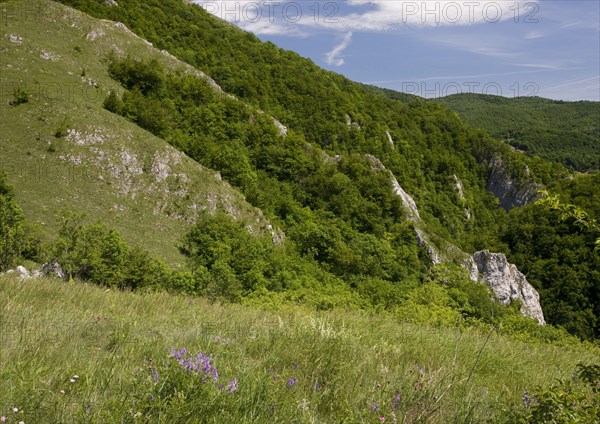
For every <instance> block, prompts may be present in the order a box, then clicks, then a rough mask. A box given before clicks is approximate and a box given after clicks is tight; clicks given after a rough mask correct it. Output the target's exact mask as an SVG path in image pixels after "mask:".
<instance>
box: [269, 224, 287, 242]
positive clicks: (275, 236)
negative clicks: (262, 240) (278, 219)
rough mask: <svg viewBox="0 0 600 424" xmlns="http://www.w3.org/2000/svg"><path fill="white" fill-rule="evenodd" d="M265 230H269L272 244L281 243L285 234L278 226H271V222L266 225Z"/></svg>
mask: <svg viewBox="0 0 600 424" xmlns="http://www.w3.org/2000/svg"><path fill="white" fill-rule="evenodd" d="M267 230H269V231H270V232H271V240H272V242H273V244H274V245H276V246H279V245H282V244H283V242H284V240H285V234H284V233H283V231H281V230H280V229H279V228H273V226H272V225H271V224H268V225H267Z"/></svg>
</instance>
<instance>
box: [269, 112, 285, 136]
mask: <svg viewBox="0 0 600 424" xmlns="http://www.w3.org/2000/svg"><path fill="white" fill-rule="evenodd" d="M271 119H273V123H274V124H275V128H277V131H279V135H280V136H282V137H286V136H287V133H288V130H287V127H286V126H285V125H283V124H282V123H281V122H279V121H278V120H277V119H275V118H273V117H271Z"/></svg>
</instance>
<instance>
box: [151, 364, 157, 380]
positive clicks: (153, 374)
mask: <svg viewBox="0 0 600 424" xmlns="http://www.w3.org/2000/svg"><path fill="white" fill-rule="evenodd" d="M152 380H153V381H154V382H155V383H158V371H157V370H156V368H154V367H152Z"/></svg>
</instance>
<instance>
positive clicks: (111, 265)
mask: <svg viewBox="0 0 600 424" xmlns="http://www.w3.org/2000/svg"><path fill="white" fill-rule="evenodd" d="M60 220H61V229H60V232H59V237H58V239H57V240H56V241H55V242H54V243H53V245H52V247H51V250H50V252H49V259H50V260H51V261H54V262H57V263H58V264H60V265H61V267H62V268H63V270H64V271H65V273H66V277H67V278H68V279H69V280H71V279H73V278H79V279H82V280H85V281H90V282H92V283H95V284H100V285H106V286H111V287H118V288H128V289H140V288H155V289H156V288H163V287H168V277H169V271H168V269H167V268H166V267H165V266H164V265H163V264H161V263H160V262H158V261H157V260H155V259H152V258H150V257H149V255H148V253H147V252H146V251H143V250H141V249H137V248H134V249H131V248H129V247H128V246H127V244H126V243H125V240H124V239H123V238H122V237H121V236H120V235H119V234H118V233H117V232H116V231H115V230H111V229H108V228H107V227H106V226H104V225H102V224H100V223H97V224H92V225H84V224H83V223H82V220H83V217H82V216H81V215H78V214H76V213H74V212H71V211H64V212H63V213H62V215H61V217H60Z"/></svg>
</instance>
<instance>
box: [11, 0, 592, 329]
mask: <svg viewBox="0 0 600 424" xmlns="http://www.w3.org/2000/svg"><path fill="white" fill-rule="evenodd" d="M64 3H68V4H73V5H76V6H77V7H79V8H80V9H81V10H83V11H86V12H89V13H92V14H93V15H94V16H95V17H96V18H91V17H89V16H85V15H82V14H81V12H78V11H74V10H72V9H70V8H67V7H66V6H64V5H61V4H59V3H54V2H50V1H40V2H35V3H26V2H18V1H16V2H15V1H11V2H3V3H2V4H3V5H4V6H5V7H6V13H5V14H6V16H7V19H6V21H7V25H6V30H5V35H4V38H3V40H2V43H3V50H4V52H5V53H6V55H4V56H3V59H4V58H7V59H6V62H3V67H4V68H5V69H6V72H3V78H5V81H6V85H5V87H7V88H8V91H9V93H8V95H7V96H5V97H6V99H5V104H3V106H2V107H3V108H4V109H5V110H6V113H3V119H4V120H5V121H3V126H5V127H6V128H7V131H5V133H7V134H8V136H7V137H5V139H3V140H6V141H3V151H6V152H8V153H9V155H8V156H7V157H8V158H14V160H15V161H19V160H23V161H27V160H30V161H32V162H33V161H34V160H39V161H43V163H44V164H46V162H47V165H44V166H45V167H47V168H49V169H50V168H51V167H56V168H58V169H61V170H64V169H67V170H69V171H68V172H71V173H73V174H74V173H81V174H84V175H85V176H86V178H83V177H80V178H71V180H72V181H73V182H72V183H71V180H69V179H68V178H69V176H68V175H67V176H60V178H62V179H61V180H60V181H61V182H62V181H63V180H64V181H65V182H66V184H48V182H50V183H51V182H52V181H50V178H46V179H45V180H44V181H41V179H34V180H32V179H29V180H27V181H25V180H26V178H24V177H23V176H22V175H23V174H26V173H25V172H24V171H20V170H19V169H12V170H11V169H7V170H8V171H10V172H9V182H11V183H12V185H13V186H14V187H15V190H16V193H17V196H16V200H17V203H19V204H20V205H21V206H22V208H23V209H24V211H25V213H26V214H27V215H28V216H29V217H30V218H31V219H32V220H36V221H38V222H43V223H45V224H46V227H47V228H49V229H50V230H49V231H48V232H49V233H52V232H53V231H54V232H56V231H57V228H56V227H57V226H56V223H55V222H54V221H52V216H54V213H55V212H56V211H57V210H59V209H60V208H62V207H63V206H69V207H72V208H75V209H80V210H83V211H85V212H87V213H88V216H89V217H90V219H100V220H102V221H103V222H104V223H105V224H106V225H107V226H109V227H113V228H117V229H118V230H119V231H120V232H121V233H122V234H123V235H124V236H125V237H126V239H127V240H128V241H129V242H132V243H133V244H139V245H141V246H142V247H143V248H145V249H147V250H150V251H151V252H152V253H153V255H154V256H157V257H161V258H166V259H167V260H169V261H170V262H172V263H181V259H182V257H180V256H178V255H179V252H182V253H183V254H184V256H185V257H187V259H188V261H187V263H186V266H187V268H186V269H185V270H184V271H183V272H182V273H181V274H176V275H174V276H173V275H172V273H170V271H168V270H167V271H164V270H163V271H164V272H163V271H160V272H154V271H156V270H149V271H148V273H149V274H151V275H150V277H151V278H145V276H146V274H145V272H140V273H137V274H136V277H139V278H136V279H135V282H134V283H128V281H130V280H129V279H128V278H127V275H122V274H123V272H120V273H118V275H117V277H119V278H118V279H117V278H116V277H115V273H114V272H113V271H114V268H115V267H118V266H121V265H122V264H123V263H128V262H131V261H129V260H128V258H129V257H130V256H131V255H133V257H134V258H135V257H138V256H135V255H136V254H135V252H134V253H131V252H129V251H127V249H125V248H123V249H122V250H121V251H119V252H117V253H115V252H113V251H112V250H111V244H112V241H113V240H118V238H117V237H116V236H115V235H114V234H113V233H110V231H107V230H105V229H101V230H99V229H98V228H96V227H76V228H69V229H67V230H65V231H62V233H61V239H60V240H59V243H58V246H56V244H57V243H55V244H54V247H53V250H51V251H50V253H47V254H45V255H41V254H40V255H38V257H37V258H34V260H38V261H40V262H41V261H45V260H46V259H45V258H47V257H48V256H49V257H50V258H51V259H57V258H60V259H61V260H64V261H66V262H68V264H69V266H70V270H69V275H75V276H80V277H81V278H86V279H89V280H90V281H94V282H97V283H100V284H107V285H109V286H119V285H120V286H123V287H127V288H137V287H146V288H154V289H165V288H166V289H169V290H173V291H181V292H185V293H188V294H192V295H205V296H209V297H211V298H213V299H227V300H233V301H244V300H249V299H250V300H252V301H254V302H257V303H265V304H271V303H275V304H279V303H286V302H291V303H303V304H308V305H310V306H313V307H315V308H318V309H331V308H334V307H338V306H340V305H345V306H346V307H347V308H365V309H371V308H372V309H375V310H387V311H395V313H397V314H398V316H400V317H402V318H403V319H406V318H407V317H409V316H411V315H413V314H414V315H416V316H425V317H428V318H427V319H431V320H433V321H436V322H438V321H439V322H443V323H446V324H447V323H449V322H456V319H459V318H461V319H465V320H466V322H468V323H469V324H468V325H474V326H478V325H481V323H489V324H494V325H499V323H501V322H502V321H503V320H505V319H517V318H515V315H518V313H519V309H521V307H523V309H521V312H522V313H523V314H524V315H528V316H534V317H535V318H536V319H537V320H538V322H540V323H543V322H544V317H543V316H542V314H541V311H540V310H539V305H537V304H536V305H532V309H533V310H535V311H536V312H535V313H533V314H532V313H528V311H527V309H529V308H528V302H534V303H537V300H536V297H537V292H535V290H533V289H532V288H531V287H530V286H529V285H528V284H527V285H526V284H525V277H524V276H522V274H521V273H520V272H518V270H516V269H515V268H514V266H513V265H511V264H510V263H509V262H508V260H507V259H506V257H505V256H504V255H502V254H495V253H490V252H489V251H491V252H502V253H504V254H506V255H508V258H509V259H510V260H512V259H511V256H510V255H511V254H512V253H513V252H516V251H517V250H519V249H521V250H525V251H526V249H527V248H529V247H530V245H529V244H527V243H529V242H527V243H526V244H525V245H523V244H522V243H520V242H521V240H520V239H519V238H518V237H513V234H512V233H511V230H512V229H513V228H515V224H524V225H527V223H526V222H523V217H522V216H521V217H520V216H518V215H516V214H515V213H512V212H511V214H507V213H506V211H505V210H510V209H511V208H512V209H513V210H514V209H515V208H514V207H515V206H518V207H523V206H526V205H528V204H530V203H531V202H533V201H534V200H535V199H536V198H537V197H538V193H537V190H538V189H539V188H541V186H540V185H539V184H538V183H537V181H538V180H541V181H542V182H548V181H550V180H552V179H553V178H554V179H556V178H555V177H556V173H555V171H556V170H557V168H558V169H559V171H560V172H562V174H561V175H565V174H566V172H565V171H564V169H562V168H561V167H560V166H559V165H552V164H549V163H548V162H546V161H544V160H542V159H536V160H531V159H529V158H528V157H526V156H524V155H522V154H520V153H518V152H514V151H512V150H511V148H510V147H509V146H507V145H505V144H503V143H501V142H498V141H496V140H494V139H493V138H491V137H490V136H489V135H488V134H486V133H485V132H484V131H483V130H479V129H475V128H473V127H471V126H469V125H467V124H465V123H464V122H462V121H461V120H460V119H459V117H458V116H457V115H456V113H453V112H452V111H450V110H449V109H448V108H447V107H446V106H443V105H439V104H436V103H433V102H426V101H424V100H422V99H418V98H415V97H410V98H407V99H403V98H395V97H397V96H395V95H393V93H390V92H387V91H385V90H376V89H371V88H365V87H364V86H363V85H361V84H357V83H353V82H351V81H349V80H347V79H346V78H344V77H342V76H341V75H337V74H334V73H331V72H326V71H324V70H321V69H319V68H318V67H316V66H315V65H314V64H313V63H312V62H310V61H309V60H306V59H303V58H300V57H299V56H297V55H295V54H294V53H291V52H286V51H283V50H280V49H278V48H277V47H275V46H273V45H272V44H270V43H261V42H260V41H259V40H257V39H256V37H254V36H252V35H250V34H248V33H245V32H243V31H241V30H239V29H237V28H236V27H234V26H232V25H229V24H226V23H224V22H222V21H220V20H218V19H216V18H214V17H213V16H210V15H208V14H207V13H206V12H205V11H204V10H203V9H201V8H200V7H198V6H196V5H193V4H190V3H189V2H183V1H179V0H165V1H162V2H158V1H147V2H139V1H136V0H121V1H119V2H96V1H87V0H81V1H65V2H64ZM31 8H33V9H34V13H31ZM11 17H12V18H11ZM8 18H10V19H8ZM99 18H111V19H114V20H115V21H122V22H125V24H126V25H124V24H122V23H117V22H112V21H107V20H103V19H99ZM128 27H129V28H131V30H133V31H135V32H137V34H138V35H139V36H144V37H147V38H148V39H149V40H150V42H151V43H153V44H154V46H152V45H150V42H148V41H144V40H143V39H142V38H138V37H137V36H136V35H134V34H133V33H132V32H131V31H130V30H129V29H128ZM27 43H30V44H27ZM154 47H157V48H158V49H163V48H167V49H168V51H169V52H167V51H165V50H158V49H155V48H154ZM171 53H172V54H174V55H176V56H178V57H179V58H180V59H182V60H185V61H186V62H188V63H187V64H186V63H183V62H180V61H178V60H177V59H175V58H174V57H173V56H171ZM192 66H194V67H195V68H193V67H192ZM84 68H85V69H84ZM204 72H205V73H204ZM207 75H210V77H213V78H215V79H214V80H213V79H211V78H210V77H208V76H207ZM54 80H56V81H59V83H60V84H63V85H66V86H68V87H74V88H75V89H74V91H75V92H76V93H77V92H79V91H81V93H82V94H80V95H74V96H73V99H71V98H65V97H64V95H62V92H60V93H59V95H58V96H55V97H58V98H55V97H52V96H51V94H49V93H47V92H46V91H44V90H42V89H41V88H40V86H41V87H50V88H52V87H53V86H52V81H54ZM36 82H37V83H36ZM60 84H59V86H60ZM36 87H37V89H36ZM36 90H37V91H36ZM90 93H93V95H92V94H90ZM61 96H62V97H61ZM90 97H92V99H91V100H90V99H89V98H90ZM259 107H260V109H259ZM280 121H281V122H282V123H280ZM23 134H25V136H23ZM165 142H166V143H165ZM167 143H168V144H167ZM5 146H6V147H5ZM23 158H25V159H23ZM11 160H13V159H11ZM178 162H179V163H178ZM18 163H21V162H18ZM23 163H29V162H23ZM67 165H68V166H67ZM201 165H202V166H204V167H205V168H203V167H202V166H201ZM52 169H54V168H52ZM70 169H72V171H70ZM207 169H213V170H214V171H208V170H207ZM217 172H218V173H219V175H220V176H222V179H223V180H224V181H227V183H229V184H231V186H229V185H228V184H226V183H224V182H221V181H220V177H218V176H217ZM88 175H91V176H92V178H88ZM19 176H21V177H19ZM22 180H23V181H22ZM232 187H234V188H232ZM244 197H245V198H246V199H247V203H246V202H244ZM11 202H12V199H10V198H9V202H7V203H6V204H8V205H12V203H11ZM250 205H251V206H250ZM499 206H502V208H501V207H499ZM535 207H538V206H535ZM219 208H221V209H223V210H225V211H226V212H227V213H229V217H227V215H223V214H219V213H216V214H214V213H213V214H203V213H197V212H199V211H200V210H202V209H208V210H209V212H215V209H219ZM531 208H533V207H530V209H526V210H527V211H530V210H532V209H531ZM259 210H260V211H262V214H264V218H262V217H261V212H259ZM232 216H233V217H234V218H236V220H237V222H233V220H232V219H231V217H232ZM267 219H268V221H267ZM513 219H515V221H513ZM194 220H196V222H195V224H193V222H194ZM270 223H272V224H270ZM558 223H559V221H558V219H556V220H555V221H552V220H550V219H549V220H548V221H546V222H545V224H544V225H547V226H548V227H551V228H552V229H553V230H554V229H556V228H558V225H559V224H558ZM571 224H573V223H571ZM270 225H273V226H274V227H275V228H280V229H281V230H283V232H284V233H285V242H284V243H282V241H283V239H284V237H283V234H282V233H281V232H279V231H277V230H276V229H274V228H273V227H271V226H270ZM568 231H569V232H572V233H573V234H572V236H573V237H574V238H576V239H577V243H578V244H580V245H581V248H582V249H589V248H590V247H591V246H592V247H593V236H592V235H590V234H587V233H586V234H583V233H582V232H581V231H579V230H578V228H577V226H576V225H574V224H573V225H571V226H570V227H569V229H568ZM81 234H82V235H84V236H85V237H79V235H81ZM260 234H265V235H266V236H267V237H255V236H256V235H260ZM96 241H98V243H96ZM72 245H73V246H76V247H78V249H71V248H70V247H69V246H72ZM96 245H97V246H96ZM65 246H67V247H65ZM544 249H545V250H544ZM74 250H76V251H77V254H78V255H79V256H77V255H75V254H74V253H73V251H74ZM486 250H487V251H488V252H486ZM541 250H542V251H544V252H547V251H548V246H546V245H544V246H542V248H541ZM476 251H479V252H480V253H479V254H478V255H476V258H477V259H478V261H476V260H475V259H474V257H473V254H474V253H475V252H476ZM590 251H591V250H590ZM56 252H59V254H57V253H56ZM127 255H130V256H127ZM30 256H34V255H33V254H31V255H30ZM514 257H515V258H518V259H519V261H520V263H519V266H523V267H526V268H529V269H532V268H531V262H532V260H530V256H527V255H515V256H514ZM579 258H584V260H583V262H585V263H586V268H585V269H589V270H590V271H589V272H590V274H591V275H594V273H595V272H596V269H597V265H598V264H597V261H596V259H595V256H594V255H593V254H592V255H588V256H580V257H579ZM452 262H454V263H455V264H457V265H460V266H461V267H463V268H467V270H464V269H460V268H459V269H456V268H455V267H454V266H453V265H451V264H450V263H452ZM583 262H582V261H580V260H579V259H577V260H572V261H569V263H568V264H565V266H566V267H567V268H568V269H569V270H575V269H577V267H579V266H580V265H581V263H583ZM133 266H134V267H135V266H136V265H135V263H134V265H133ZM127 269H129V268H127ZM496 271H498V272H496ZM138 274H139V275H138ZM496 274H498V275H501V276H502V278H500V280H498V279H495V277H494V278H491V277H490V276H495V275H496ZM140 275H141V276H140ZM157 275H158V276H159V277H156V276H157ZM163 277H164V278H163ZM480 277H481V278H480ZM581 278H585V276H583V275H582V277H581ZM140 280H142V282H140ZM471 280H477V281H479V282H483V281H485V282H487V283H488V285H490V286H493V288H494V292H495V295H496V296H495V297H496V298H498V299H499V300H501V301H502V303H505V304H507V305H508V306H509V307H508V308H504V307H500V306H499V305H498V304H497V303H494V302H493V301H492V296H491V295H490V292H489V291H488V290H487V287H486V286H485V285H482V284H479V283H478V282H475V281H471ZM561 284H562V283H561ZM595 284H596V283H595V282H593V281H592V280H589V281H587V280H586V283H585V284H581V285H577V286H573V287H561V289H562V290H566V291H567V292H569V294H572V295H573V296H564V295H563V294H564V293H563V292H561V291H560V290H556V287H554V286H553V285H552V282H551V281H550V282H546V281H543V279H541V278H540V279H538V280H537V283H535V284H534V285H536V288H543V289H544V290H545V292H544V293H545V294H544V296H542V299H541V302H542V305H543V306H544V305H550V306H551V307H554V305H556V304H557V301H558V300H559V298H561V297H562V298H565V299H567V300H566V303H567V305H566V306H567V309H569V311H573V316H577V322H578V324H577V325H575V326H572V327H568V328H569V329H570V330H571V331H572V332H573V333H575V334H578V335H580V336H582V337H586V338H594V337H596V335H597V334H598V332H599V330H600V327H599V326H598V320H597V319H596V315H597V314H598V312H597V307H596V306H595V305H591V304H590V303H594V301H593V300H590V301H588V302H587V303H585V302H581V299H582V298H583V299H585V298H586V297H588V296H587V294H588V292H590V291H593V290H594V287H595ZM511 287H512V288H515V287H516V289H515V290H512V288H511ZM509 292H510V293H509ZM512 292H514V293H512ZM507 293H509V295H507ZM513 294H518V295H516V296H513ZM581 305H583V306H584V308H583V309H581V308H580V306H581ZM544 307H545V306H544ZM560 310H563V309H557V310H556V311H551V313H550V316H551V317H552V319H550V320H548V322H549V323H551V324H552V323H561V324H562V322H561V321H560V320H561V317H564V316H565V314H563V313H561V312H559V311H560ZM410 311H412V313H411V312H410ZM530 312H531V311H530ZM580 314H584V315H585V316H583V317H579V315H580ZM579 318H581V319H579ZM427 319H426V320H427ZM519 319H520V317H519ZM569 320H572V319H571V318H569ZM523 325H525V326H526V324H523ZM586 327H587V328H589V329H591V330H585V328H586ZM527 328H529V327H527ZM528 331H529V330H528Z"/></svg>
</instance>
